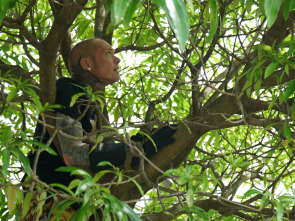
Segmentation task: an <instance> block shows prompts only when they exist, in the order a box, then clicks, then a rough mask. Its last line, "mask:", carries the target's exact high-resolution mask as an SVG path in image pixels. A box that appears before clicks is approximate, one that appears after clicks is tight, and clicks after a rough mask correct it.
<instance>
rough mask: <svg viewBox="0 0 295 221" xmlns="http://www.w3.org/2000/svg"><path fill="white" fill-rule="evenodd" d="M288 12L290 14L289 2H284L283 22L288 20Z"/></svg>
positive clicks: (288, 0) (286, 0)
mask: <svg viewBox="0 0 295 221" xmlns="http://www.w3.org/2000/svg"><path fill="white" fill-rule="evenodd" d="M289 12H290V0H285V1H284V6H283V16H284V19H285V21H287V20H288V17H289Z"/></svg>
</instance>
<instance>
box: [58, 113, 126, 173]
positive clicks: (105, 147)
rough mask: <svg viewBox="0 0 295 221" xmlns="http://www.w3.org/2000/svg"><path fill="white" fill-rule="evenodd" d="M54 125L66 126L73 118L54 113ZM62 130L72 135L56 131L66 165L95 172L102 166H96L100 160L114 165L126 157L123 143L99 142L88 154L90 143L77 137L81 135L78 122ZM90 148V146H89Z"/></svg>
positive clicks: (80, 127) (121, 162) (122, 161)
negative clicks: (64, 134)
mask: <svg viewBox="0 0 295 221" xmlns="http://www.w3.org/2000/svg"><path fill="white" fill-rule="evenodd" d="M56 117H57V118H56V126H57V127H58V128H66V127H68V126H69V125H71V124H72V123H73V122H74V121H75V120H74V119H73V118H71V117H69V116H67V115H64V114H62V113H58V112H57V113H56ZM62 132H64V133H66V134H68V135H70V136H72V137H73V138H69V137H67V136H63V135H61V134H60V133H58V140H59V143H60V146H61V152H62V157H63V159H64V162H65V164H66V165H67V166H75V167H80V168H82V169H85V170H86V171H88V172H97V171H99V170H101V169H103V168H98V167H97V164H98V163H99V162H101V161H109V162H111V163H112V164H113V165H115V166H119V165H122V164H123V163H124V160H125V158H126V151H125V149H126V148H127V147H126V145H125V144H123V143H100V144H99V145H98V146H96V147H95V148H94V150H93V151H92V152H91V153H90V154H89V150H90V148H89V147H90V146H91V144H87V143H83V142H82V141H81V140H79V139H75V138H81V137H82V136H83V129H82V125H81V123H80V122H77V123H75V125H73V126H71V127H68V128H66V129H63V130H62ZM91 149H92V146H91Z"/></svg>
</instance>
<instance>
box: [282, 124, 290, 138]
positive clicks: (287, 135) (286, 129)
mask: <svg viewBox="0 0 295 221" xmlns="http://www.w3.org/2000/svg"><path fill="white" fill-rule="evenodd" d="M284 134H285V136H286V138H287V139H288V140H291V126H290V124H285V125H284Z"/></svg>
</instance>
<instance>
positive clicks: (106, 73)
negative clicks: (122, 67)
mask: <svg viewBox="0 0 295 221" xmlns="http://www.w3.org/2000/svg"><path fill="white" fill-rule="evenodd" d="M94 44H95V45H97V46H98V47H97V49H96V50H95V51H94V54H93V64H92V65H91V66H92V67H91V72H92V73H93V74H94V75H95V76H96V77H97V78H98V79H99V80H100V81H101V83H102V84H103V85H108V84H111V83H114V82H117V81H118V80H119V79H120V76H119V71H118V69H119V63H120V59H119V58H118V57H116V56H115V55H114V49H113V48H112V47H111V46H110V45H109V44H108V43H107V42H105V41H103V40H95V42H94Z"/></svg>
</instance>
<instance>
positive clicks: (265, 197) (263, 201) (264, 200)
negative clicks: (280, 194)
mask: <svg viewBox="0 0 295 221" xmlns="http://www.w3.org/2000/svg"><path fill="white" fill-rule="evenodd" d="M270 195H271V194H270V192H269V191H266V193H265V194H264V195H263V197H262V199H261V205H260V207H259V209H258V211H261V210H262V209H263V208H264V207H266V205H267V204H268V202H269V200H270Z"/></svg>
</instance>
